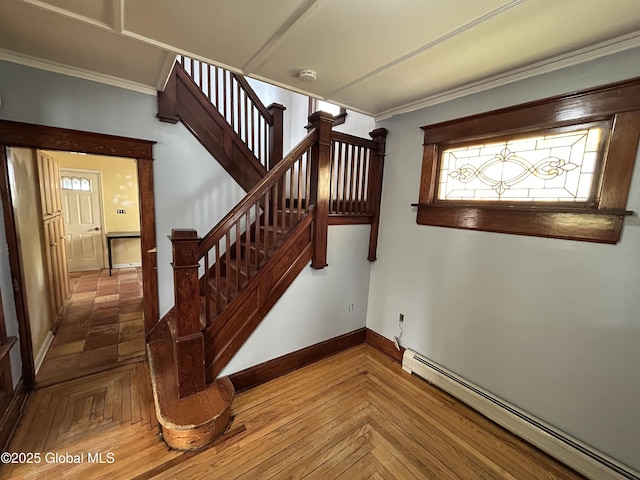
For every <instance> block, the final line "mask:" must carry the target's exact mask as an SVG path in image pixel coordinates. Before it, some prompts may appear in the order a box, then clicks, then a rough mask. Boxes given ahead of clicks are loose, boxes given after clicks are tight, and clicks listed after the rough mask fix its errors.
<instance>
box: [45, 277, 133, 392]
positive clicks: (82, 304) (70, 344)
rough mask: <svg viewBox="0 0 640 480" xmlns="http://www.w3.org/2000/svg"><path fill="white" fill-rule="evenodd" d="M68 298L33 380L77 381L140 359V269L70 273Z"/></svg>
mask: <svg viewBox="0 0 640 480" xmlns="http://www.w3.org/2000/svg"><path fill="white" fill-rule="evenodd" d="M69 278H70V281H71V288H72V294H71V297H70V299H69V300H68V301H67V303H66V305H65V309H64V312H63V317H62V321H61V323H60V326H59V328H58V330H57V332H56V336H55V339H54V340H53V343H52V344H51V347H50V348H49V351H48V352H47V355H46V356H45V359H44V362H43V364H42V367H41V368H40V371H39V372H38V375H37V377H36V380H37V382H38V384H39V385H41V386H43V385H51V384H54V383H57V382H61V381H65V380H69V379H72V378H78V377H82V376H85V375H88V374H91V373H95V372H100V371H104V370H108V369H110V368H113V367H116V366H119V365H124V364H127V363H131V362H136V361H140V360H141V359H143V358H144V354H145V343H144V321H143V304H142V272H141V269H140V268H134V267H131V268H117V269H114V270H113V275H111V276H109V270H106V269H105V270H96V271H88V272H74V273H71V274H70V275H69Z"/></svg>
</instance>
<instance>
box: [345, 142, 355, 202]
mask: <svg viewBox="0 0 640 480" xmlns="http://www.w3.org/2000/svg"><path fill="white" fill-rule="evenodd" d="M349 147H350V148H349ZM349 147H348V148H349V154H350V156H351V162H350V165H351V168H350V170H349V178H348V181H349V206H348V207H347V212H346V213H353V196H354V191H353V187H354V179H355V168H356V146H355V145H349Z"/></svg>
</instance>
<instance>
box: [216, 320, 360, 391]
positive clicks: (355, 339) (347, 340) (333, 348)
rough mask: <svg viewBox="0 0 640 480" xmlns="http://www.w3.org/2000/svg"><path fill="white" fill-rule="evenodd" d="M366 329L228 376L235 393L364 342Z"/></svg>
mask: <svg viewBox="0 0 640 480" xmlns="http://www.w3.org/2000/svg"><path fill="white" fill-rule="evenodd" d="M367 333H368V332H367V329H365V328H360V329H358V330H354V331H353V332H350V333H345V334H344V335H340V336H339V337H335V338H331V339H329V340H325V341H324V342H320V343H316V344H315V345H311V346H309V347H306V348H303V349H301V350H297V351H295V352H292V353H289V354H287V355H283V356H282V357H278V358H274V359H273V360H269V361H267V362H264V363H261V364H259V365H255V366H253V367H249V368H247V369H245V370H242V371H240V372H237V373H233V374H231V375H229V378H230V379H231V383H233V386H234V387H235V389H236V392H241V391H242V390H247V389H249V388H253V387H256V386H258V385H260V384H262V383H265V382H268V381H269V380H273V379H275V378H278V377H280V376H282V375H284V374H286V373H289V372H292V371H294V370H297V369H298V368H301V367H304V366H305V365H309V364H310V363H313V362H316V361H318V360H320V359H322V358H325V357H328V356H331V355H333V354H335V353H338V352H340V351H342V350H346V349H347V348H351V347H355V346H356V345H360V344H362V343H364V342H365V338H366V336H367Z"/></svg>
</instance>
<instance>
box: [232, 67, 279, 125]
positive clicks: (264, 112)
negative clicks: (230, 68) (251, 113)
mask: <svg viewBox="0 0 640 480" xmlns="http://www.w3.org/2000/svg"><path fill="white" fill-rule="evenodd" d="M232 75H233V77H234V78H235V79H236V81H237V82H238V83H239V84H240V86H241V87H242V89H243V90H244V91H245V92H246V93H247V96H248V97H249V99H250V100H251V101H252V102H253V104H254V105H255V106H256V108H257V109H258V110H259V111H260V114H261V115H262V116H263V117H264V119H265V120H266V121H267V124H269V125H273V116H272V115H271V112H270V111H269V110H268V109H267V107H265V105H264V103H262V100H260V97H258V94H257V93H256V92H255V90H254V89H253V88H251V85H249V82H247V79H246V78H244V77H243V76H242V75H238V74H237V73H233V72H232Z"/></svg>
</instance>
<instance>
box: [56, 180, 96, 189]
mask: <svg viewBox="0 0 640 480" xmlns="http://www.w3.org/2000/svg"><path fill="white" fill-rule="evenodd" d="M60 186H61V187H62V188H63V189H65V190H76V191H81V192H90V191H91V181H90V180H89V179H87V178H84V177H80V178H78V177H61V178H60Z"/></svg>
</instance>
